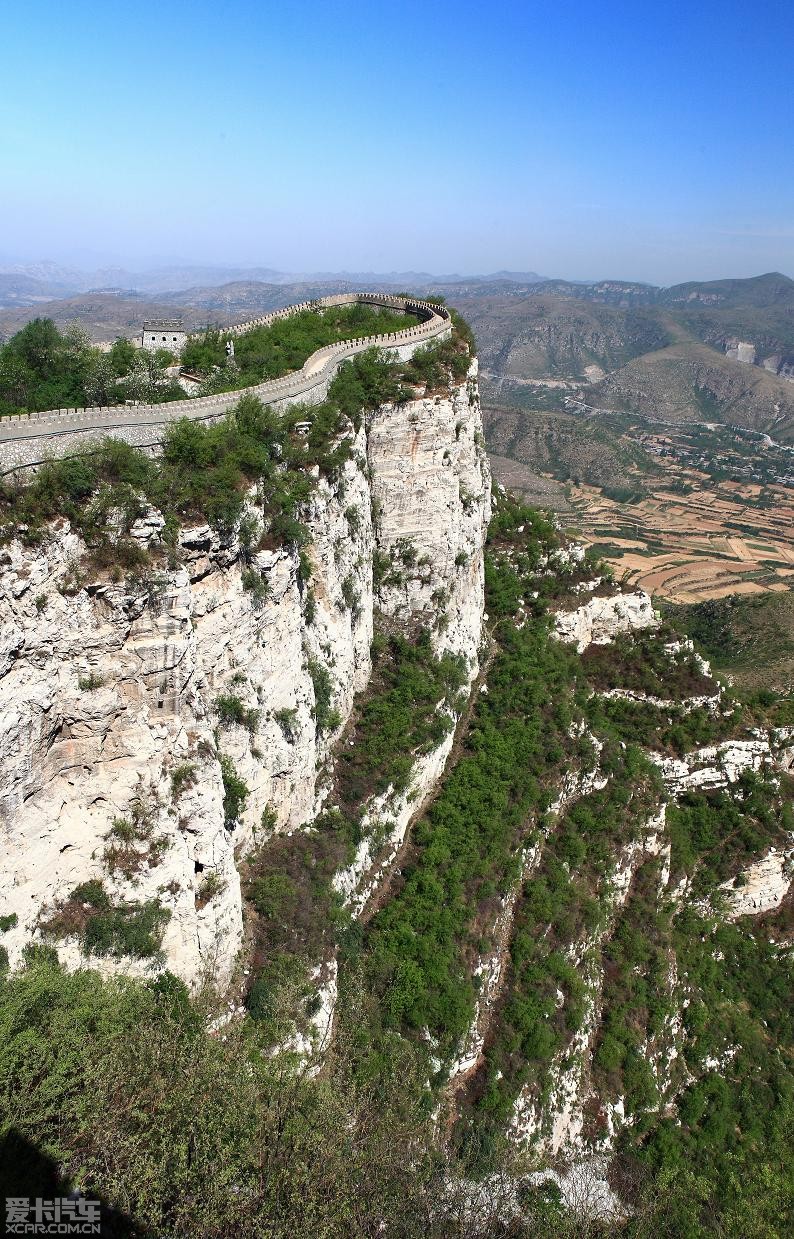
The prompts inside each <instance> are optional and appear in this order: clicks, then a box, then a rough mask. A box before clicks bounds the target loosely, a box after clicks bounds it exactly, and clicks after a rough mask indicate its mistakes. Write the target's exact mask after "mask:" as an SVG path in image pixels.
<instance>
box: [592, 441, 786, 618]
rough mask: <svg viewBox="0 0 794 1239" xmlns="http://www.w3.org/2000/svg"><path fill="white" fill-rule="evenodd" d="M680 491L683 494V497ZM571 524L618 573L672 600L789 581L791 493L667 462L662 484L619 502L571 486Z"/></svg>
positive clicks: (778, 586)
mask: <svg viewBox="0 0 794 1239" xmlns="http://www.w3.org/2000/svg"><path fill="white" fill-rule="evenodd" d="M682 491H685V492H686V493H682ZM571 499H572V503H573V506H574V508H575V509H576V514H577V524H578V526H579V527H580V528H581V531H582V536H583V538H584V540H585V541H586V542H588V543H589V544H590V545H593V546H595V547H597V548H598V550H599V551H600V553H601V554H602V555H603V557H604V558H605V559H606V560H607V561H608V562H609V563H610V564H612V566H613V568H614V570H615V572H616V574H617V575H618V576H625V577H626V579H628V580H629V581H631V583H632V584H635V585H639V586H641V587H642V588H643V589H646V590H647V591H648V592H649V593H650V594H654V595H656V596H658V597H661V598H666V599H669V600H670V601H671V602H680V603H689V602H700V601H703V600H704V599H707V598H722V597H724V596H726V595H727V594H760V593H764V592H768V591H785V590H788V589H790V588H791V586H792V584H793V583H794V581H792V578H794V494H793V493H792V491H791V489H790V488H787V487H784V486H766V487H761V486H760V485H756V484H753V483H744V482H731V481H725V482H722V483H719V484H716V483H715V481H714V479H713V478H709V477H708V476H707V475H706V474H702V473H698V472H697V471H696V470H693V469H677V468H676V467H675V466H674V465H673V464H672V463H670V472H669V477H668V483H667V486H666V487H659V488H658V489H654V490H651V491H649V493H647V494H646V495H645V496H644V497H642V496H638V497H637V499H636V500H634V501H629V502H618V501H616V500H615V499H612V498H609V497H608V496H607V495H605V494H604V493H603V492H602V491H601V490H599V489H598V488H597V487H593V486H584V485H579V486H572V487H571Z"/></svg>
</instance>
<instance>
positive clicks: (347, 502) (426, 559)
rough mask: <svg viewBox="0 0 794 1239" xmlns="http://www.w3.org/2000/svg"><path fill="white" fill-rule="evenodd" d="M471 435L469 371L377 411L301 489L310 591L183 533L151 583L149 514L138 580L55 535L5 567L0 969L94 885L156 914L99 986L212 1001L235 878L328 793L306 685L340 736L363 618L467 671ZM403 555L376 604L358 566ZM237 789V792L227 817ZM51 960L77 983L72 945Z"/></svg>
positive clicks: (0, 572)
mask: <svg viewBox="0 0 794 1239" xmlns="http://www.w3.org/2000/svg"><path fill="white" fill-rule="evenodd" d="M479 419H480V412H479V402H478V398H477V388H476V371H474V370H473V371H472V373H471V375H470V376H469V378H468V380H467V381H466V382H464V383H462V384H461V385H460V386H459V387H457V388H455V389H454V391H453V392H452V393H451V394H450V395H449V396H446V397H433V398H430V399H417V400H414V401H411V402H409V403H408V404H406V405H403V406H399V407H398V408H392V407H388V406H387V407H384V408H382V409H381V410H379V411H377V412H376V413H375V414H374V416H373V417H372V420H371V424H370V426H369V427H365V428H362V430H361V431H359V432H358V434H357V436H356V438H355V442H354V444H353V447H354V451H353V453H352V456H351V458H350V459H349V460H348V462H347V463H346V465H345V466H344V469H343V472H342V475H341V477H340V479H339V481H338V482H337V483H336V484H335V485H330V484H329V483H328V482H326V481H325V480H324V479H320V478H317V479H316V484H315V487H314V491H313V495H312V498H311V500H310V502H309V503H308V505H307V509H306V511H305V512H304V513H303V520H304V522H305V523H306V524H307V526H308V527H309V530H310V534H311V542H310V545H309V546H308V548H307V550H308V556H309V560H310V562H311V582H310V586H307V584H306V583H305V582H304V581H302V579H301V577H302V575H303V574H302V571H301V568H300V564H299V560H298V555H297V553H296V552H293V551H290V550H286V549H276V550H267V549H263V550H258V551H254V552H252V553H250V554H249V553H247V552H246V551H245V549H244V547H241V545H240V542H239V540H238V539H237V538H236V537H228V538H221V537H219V536H218V535H217V534H216V533H214V532H213V531H212V530H211V529H209V528H208V527H206V526H201V527H194V528H187V529H183V530H182V532H181V534H180V546H179V554H178V556H177V559H178V566H176V567H169V566H168V562H167V559H166V556H165V552H164V549H163V546H162V543H161V538H160V533H161V529H162V526H163V520H162V517H161V516H159V514H158V513H156V512H151V513H149V514H148V516H147V517H146V518H145V519H144V520H142V521H140V522H138V524H137V525H136V527H135V528H134V530H133V534H134V536H135V537H136V538H137V539H138V540H139V541H140V543H141V545H144V546H146V547H148V548H149V550H150V551H151V552H152V556H153V559H154V560H155V561H156V567H153V568H152V569H147V570H146V573H145V574H144V575H143V576H139V577H138V578H137V579H134V580H133V579H129V580H127V581H126V582H123V581H114V580H111V579H108V578H107V574H104V575H100V574H92V573H91V572H90V570H88V569H87V568H86V567H85V550H86V548H85V547H84V545H83V543H82V542H81V539H80V538H79V537H78V535H77V534H76V533H75V532H74V531H73V530H71V529H70V528H69V526H68V524H66V523H63V524H61V525H60V527H58V528H53V529H52V530H51V531H50V537H49V539H48V540H47V541H46V542H45V543H44V544H43V545H42V546H41V547H38V548H36V549H29V548H25V547H24V546H23V545H22V544H21V543H20V542H14V543H13V544H11V545H9V546H8V547H6V548H4V549H3V551H2V552H0V632H1V633H2V638H1V639H0V681H2V705H0V753H2V757H0V828H1V829H2V831H3V843H4V846H3V856H2V860H1V861H0V883H1V884H2V891H3V897H2V901H1V902H0V914H2V915H12V914H16V918H17V921H16V924H15V925H13V926H12V928H11V929H10V930H9V931H8V932H7V933H6V934H5V935H4V942H3V944H4V946H5V947H6V948H7V949H8V952H9V956H10V958H11V962H12V964H15V963H17V962H19V960H20V958H21V952H22V949H23V947H24V945H25V943H26V942H28V941H29V940H30V939H31V938H34V939H35V938H41V937H42V935H43V932H44V928H45V925H46V922H47V921H48V920H49V919H51V917H52V916H53V914H54V913H56V912H57V910H58V908H59V906H60V905H62V904H63V902H64V901H65V900H66V899H67V896H68V895H69V893H70V892H71V891H72V890H73V889H75V888H76V887H77V886H79V884H81V883H83V882H85V881H87V880H89V879H92V878H98V879H101V880H102V881H103V883H104V885H105V889H106V891H107V892H108V894H109V896H110V897H111V899H112V900H113V903H114V905H116V906H120V905H124V906H128V907H129V906H132V905H144V904H146V903H151V902H152V901H155V900H156V901H157V902H158V903H159V904H160V906H161V907H162V908H163V910H164V912H165V913H166V914H167V917H168V920H167V924H166V925H165V930H164V933H163V938H162V955H161V956H160V957H155V958H145V959H134V958H129V957H127V956H125V957H123V958H118V959H116V958H110V957H106V958H104V959H103V960H100V961H98V962H99V963H100V964H101V966H103V967H104V968H105V969H111V968H112V969H114V970H118V969H122V970H127V971H131V972H136V973H139V974H140V973H145V972H147V971H150V970H151V969H153V968H158V967H161V966H162V965H163V964H166V965H167V966H168V967H169V968H170V969H171V970H172V971H174V972H175V973H177V974H178V975H179V976H181V977H183V978H184V979H185V980H187V981H189V982H190V983H191V984H195V983H197V982H198V981H199V980H200V979H201V977H202V976H204V975H205V974H207V973H208V974H209V975H211V976H212V978H213V979H215V980H216V981H218V982H220V983H221V984H223V983H224V982H225V981H226V979H227V978H228V977H229V976H230V974H231V971H232V969H233V967H234V962H235V957H236V955H237V952H238V949H239V946H240V943H241V939H242V909H241V898H240V883H239V876H238V871H237V864H236V858H237V857H239V856H240V855H241V854H244V853H245V852H246V851H247V850H248V849H249V848H250V846H251V844H252V842H254V841H256V840H257V838H258V837H260V835H261V832H262V830H263V823H264V827H266V828H267V829H268V830H270V829H273V828H275V829H278V830H281V829H295V828H298V827H300V826H301V825H303V824H304V823H305V822H307V821H309V820H310V819H311V818H312V817H313V816H314V814H315V812H316V810H317V808H318V807H319V805H320V803H321V802H322V799H323V798H324V796H325V794H326V790H327V787H328V778H327V773H328V772H327V769H324V768H325V767H327V764H328V758H329V754H330V751H331V744H332V741H333V738H334V734H335V732H328V733H326V734H320V733H319V731H318V727H317V722H316V718H315V714H316V710H315V704H316V701H315V692H316V684H317V682H318V676H319V677H321V678H322V677H327V678H328V679H329V681H330V686H331V706H332V708H333V710H335V711H336V716H335V719H338V726H339V727H341V726H342V725H343V724H344V721H345V720H346V719H347V717H348V716H349V714H350V710H351V707H352V703H353V698H354V695H355V693H356V692H358V691H360V690H361V689H363V688H364V686H365V685H366V683H367V680H368V677H369V673H370V655H369V649H370V643H371V638H372V631H373V618H374V614H375V610H376V608H377V607H380V608H381V609H383V610H384V611H385V612H386V613H387V614H388V615H391V616H393V617H395V618H397V619H399V620H400V621H405V622H408V621H415V620H419V621H420V622H422V623H428V624H429V623H430V622H431V618H432V614H433V612H432V611H431V608H437V611H438V612H439V613H440V612H441V611H445V613H446V623H444V624H442V625H440V626H439V627H438V630H437V633H436V640H437V644H438V646H439V648H447V649H451V650H454V651H455V652H457V653H459V654H461V655H462V656H463V657H464V659H465V660H466V662H467V665H468V668H469V674H470V675H474V673H475V671H476V667H477V652H478V648H479V645H480V636H481V633H480V628H481V621H482V611H483V603H482V598H483V562H482V551H483V542H484V537H485V530H486V526H487V520H488V515H489V506H490V477H489V470H488V464H487V459H486V457H485V452H484V448H483V445H482V433H481V427H480V420H479ZM351 433H352V432H351ZM373 513H374V516H375V519H374V521H373ZM251 515H252V516H253V517H255V508H252V509H251ZM403 540H405V541H410V542H411V544H412V545H413V546H414V547H415V551H416V565H415V566H417V565H418V562H419V561H420V560H421V561H422V564H421V575H418V573H419V569H418V567H417V575H415V576H414V577H410V576H409V575H408V574H407V573H406V579H405V582H404V583H403V584H396V583H393V584H391V585H389V586H386V587H384V589H383V590H382V592H381V595H380V597H379V598H376V596H375V588H374V586H373V575H374V573H373V568H374V565H375V562H376V560H378V559H380V560H381V561H383V560H384V559H389V558H391V557H392V552H393V551H394V549H395V548H396V547H399V548H400V549H401V548H402V545H403ZM256 542H257V539H254V541H253V543H252V545H256ZM412 571H413V569H412ZM259 582H261V585H260V584H259ZM252 584H253V585H254V588H251V586H252ZM309 589H310V591H311V606H308V605H307V603H308V600H309ZM442 599H443V600H444V601H443V604H442V602H441V600H442ZM441 767H443V757H442V758H441ZM438 769H439V768H438V766H434V767H433V769H432V770H429V771H428V777H430V778H431V779H432V778H434V777H436V776H437V773H438ZM234 779H238V780H241V781H242V783H243V784H244V785H245V789H247V794H246V795H245V796H244V798H243V802H242V803H238V804H236V805H235V804H234V797H233V796H232V797H230V795H229V784H230V780H231V781H233V780H234ZM224 802H225V803H224ZM400 816H401V815H400V814H398V818H399V817H400ZM120 823H121V825H119V824H120ZM72 911H73V912H75V913H76V914H77V915H78V919H79V914H80V908H79V907H78V908H76V909H72ZM83 911H85V909H83ZM56 945H58V948H59V950H60V951H61V954H62V957H63V959H64V961H65V962H67V963H77V962H78V961H79V959H80V952H79V946H78V940H77V937H76V936H75V935H72V936H71V937H69V936H67V937H66V938H65V939H64V938H62V939H60V940H59V941H58V943H57V944H56ZM92 962H97V961H92Z"/></svg>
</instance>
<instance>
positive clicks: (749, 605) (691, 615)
mask: <svg viewBox="0 0 794 1239" xmlns="http://www.w3.org/2000/svg"><path fill="white" fill-rule="evenodd" d="M667 609H668V610H669V614H670V618H671V619H672V620H673V622H674V623H675V624H676V625H677V626H678V627H679V628H681V629H683V631H684V632H687V633H689V635H690V636H691V637H693V638H694V640H696V641H697V643H698V645H699V646H700V647H701V648H702V649H703V651H704V653H705V654H706V656H707V657H708V658H709V659H710V660H711V662H712V664H713V666H714V667H715V668H716V670H717V671H721V672H724V673H725V674H726V675H728V676H730V678H731V680H732V681H733V683H734V684H735V685H736V688H737V690H740V691H741V692H742V693H743V694H750V695H752V694H753V693H757V692H759V691H761V692H763V691H764V690H773V691H777V692H783V693H786V692H788V693H791V691H792V689H793V688H794V594H792V593H790V592H789V593H782V592H781V593H774V594H771V593H770V594H761V595H758V596H755V597H753V596H751V597H741V596H740V595H731V596H729V597H727V598H715V599H712V600H709V601H708V602H701V603H696V604H693V605H691V606H676V607H674V606H669V607H668V608H667Z"/></svg>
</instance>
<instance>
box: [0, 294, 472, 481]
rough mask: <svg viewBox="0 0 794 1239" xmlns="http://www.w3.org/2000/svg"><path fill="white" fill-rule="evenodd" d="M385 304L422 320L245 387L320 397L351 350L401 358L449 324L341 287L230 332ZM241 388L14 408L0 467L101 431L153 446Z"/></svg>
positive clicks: (436, 314) (267, 397) (265, 397)
mask: <svg viewBox="0 0 794 1239" xmlns="http://www.w3.org/2000/svg"><path fill="white" fill-rule="evenodd" d="M357 303H360V304H363V305H373V306H382V307H383V308H384V309H390V310H394V309H400V310H405V311H407V312H410V313H413V314H416V315H417V316H419V317H420V318H421V319H423V321H422V322H420V323H419V324H418V325H417V326H415V327H408V328H406V329H405V331H397V332H391V333H389V334H386V335H374V336H364V337H362V338H360V339H357V340H346V341H343V342H341V343H339V344H329V345H326V346H325V347H324V348H320V349H317V351H316V352H314V353H312V355H311V357H309V358H308V360H307V361H306V363H305V364H304V366H303V368H302V369H301V370H298V371H296V372H295V373H293V374H287V375H284V376H283V377H282V378H279V379H272V380H269V381H267V382H265V383H258V384H256V385H255V386H253V387H249V388H247V389H246V390H247V391H248V392H250V393H251V394H252V395H255V396H258V397H259V398H260V400H262V401H263V403H264V404H270V405H273V406H274V407H276V408H286V407H287V406H288V405H290V404H294V403H296V402H298V401H300V402H301V403H304V404H319V403H320V402H321V401H322V400H324V399H325V397H326V395H327V394H328V388H329V386H330V384H331V380H332V379H333V377H334V375H335V374H336V372H337V370H338V369H339V366H340V365H341V364H342V362H343V361H345V360H347V359H348V358H349V357H354V356H355V355H356V354H357V353H362V352H365V351H366V350H367V349H369V348H373V347H376V346H377V347H379V348H383V349H387V350H388V351H389V352H393V353H394V354H395V355H396V356H397V357H399V358H400V359H401V360H403V361H404V360H406V359H407V358H408V357H410V356H411V355H412V353H413V352H414V351H415V350H416V349H417V348H420V347H421V346H422V345H424V344H427V343H428V342H429V341H430V340H437V339H444V338H445V337H447V336H448V335H449V334H450V333H451V331H452V324H451V321H450V316H449V311H448V310H446V309H444V307H443V306H436V305H433V304H432V303H430V302H425V301H418V300H414V299H413V298H411V297H396V296H391V295H389V294H387V293H339V294H337V295H336V296H333V297H323V298H320V299H318V300H317V301H304V302H301V303H299V304H298V305H293V306H288V307H287V308H286V309H284V310H276V311H275V312H274V313H272V314H266V315H264V316H263V317H261V318H256V319H252V320H250V322H246V323H241V324H239V325H238V326H236V327H231V328H229V329H228V330H229V334H232V335H243V334H244V333H245V332H247V331H250V330H251V329H252V328H253V327H260V326H269V325H270V324H271V323H273V322H275V321H276V320H277V319H280V318H288V317H290V315H293V314H299V313H301V312H302V311H304V310H321V309H325V308H329V307H331V306H337V305H355V304H357ZM240 395H241V393H240V392H239V391H236V392H222V393H220V394H219V395H216V396H200V397H195V398H193V399H189V400H174V401H171V402H169V403H167V404H137V405H114V406H111V407H97V408H92V409H50V410H48V411H47V412H42V413H22V414H14V415H13V416H11V417H5V418H0V474H2V473H9V472H13V471H14V470H15V469H19V468H27V467H30V466H33V465H36V464H40V463H41V462H42V461H43V460H45V459H47V457H49V456H58V455H65V454H66V453H68V452H69V451H73V450H75V449H76V448H81V447H85V446H89V445H90V444H91V442H92V441H95V440H97V439H99V438H101V437H103V436H104V435H107V434H112V435H113V436H114V437H115V438H119V439H124V440H125V442H127V443H132V444H134V445H135V446H136V447H150V448H156V447H157V446H158V444H159V442H160V440H161V438H162V431H163V428H164V427H165V426H167V425H168V424H169V422H172V421H175V420H178V419H179V418H181V417H189V418H192V419H194V420H196V421H215V420H217V419H218V418H220V417H223V415H224V414H225V413H226V412H228V410H229V409H230V408H232V406H233V405H235V404H236V403H237V401H238V400H239V399H240Z"/></svg>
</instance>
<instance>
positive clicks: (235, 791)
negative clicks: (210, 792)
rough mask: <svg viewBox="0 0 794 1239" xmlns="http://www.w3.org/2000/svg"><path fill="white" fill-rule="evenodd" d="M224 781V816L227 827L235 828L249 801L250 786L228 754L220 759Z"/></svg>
mask: <svg viewBox="0 0 794 1239" xmlns="http://www.w3.org/2000/svg"><path fill="white" fill-rule="evenodd" d="M218 760H219V761H220V766H221V778H222V780H223V816H224V821H225V822H226V825H227V827H233V826H234V825H235V824H236V823H237V822H238V821H239V819H240V817H241V815H242V812H243V810H244V809H245V802H246V800H247V799H248V795H249V788H248V785H247V784H246V783H245V782H244V781H243V780H242V779H241V778H240V776H239V775H238V773H237V771H236V770H235V768H234V762H233V761H232V759H231V757H229V756H228V755H227V754H226V753H221V755H220V757H219V759H218Z"/></svg>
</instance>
